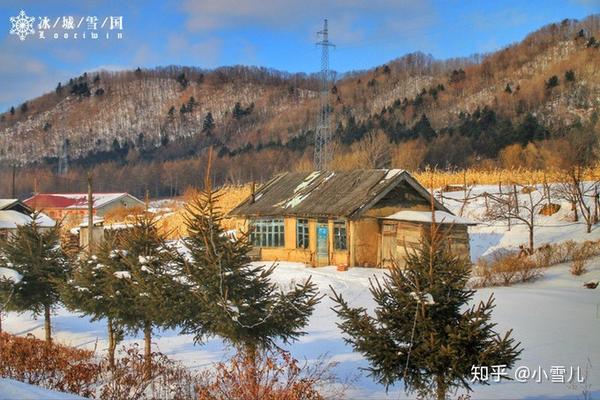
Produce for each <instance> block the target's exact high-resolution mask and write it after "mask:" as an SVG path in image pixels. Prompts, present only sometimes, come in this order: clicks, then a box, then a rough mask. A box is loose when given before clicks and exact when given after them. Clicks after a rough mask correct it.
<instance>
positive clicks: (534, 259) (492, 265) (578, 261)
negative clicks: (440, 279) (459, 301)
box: [472, 240, 600, 287]
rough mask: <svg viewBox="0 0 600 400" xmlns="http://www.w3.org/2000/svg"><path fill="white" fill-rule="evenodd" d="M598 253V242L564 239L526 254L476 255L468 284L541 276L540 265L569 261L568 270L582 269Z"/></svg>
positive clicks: (506, 282) (575, 272)
mask: <svg viewBox="0 0 600 400" xmlns="http://www.w3.org/2000/svg"><path fill="white" fill-rule="evenodd" d="M598 255H600V242H593V241H586V242H583V243H576V242H574V241H572V240H567V241H566V242H563V243H558V244H546V245H544V246H541V247H539V248H538V249H537V250H536V252H535V253H534V254H532V255H530V256H527V257H519V256H518V254H517V253H514V252H511V253H506V252H504V253H499V254H496V255H494V256H493V257H492V258H491V259H480V260H478V261H477V263H476V264H475V265H474V267H473V279H472V284H473V286H475V287H486V286H499V285H505V286H507V285H511V284H513V283H520V282H528V281H532V280H535V279H537V278H539V277H540V276H542V274H543V268H546V267H549V266H552V265H556V264H563V263H566V262H571V273H572V274H573V275H581V274H582V273H584V272H585V265H586V263H587V261H588V260H589V259H590V258H592V257H595V256H598Z"/></svg>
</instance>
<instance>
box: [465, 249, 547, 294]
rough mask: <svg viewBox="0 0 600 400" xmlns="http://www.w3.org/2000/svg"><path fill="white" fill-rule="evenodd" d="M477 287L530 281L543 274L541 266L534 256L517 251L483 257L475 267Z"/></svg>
mask: <svg viewBox="0 0 600 400" xmlns="http://www.w3.org/2000/svg"><path fill="white" fill-rule="evenodd" d="M473 275H474V277H475V280H474V282H473V284H474V286H475V287H486V286H510V285H512V284H514V283H521V282H530V281H533V280H535V279H537V278H539V277H540V276H542V269H541V266H540V265H539V264H538V263H537V262H536V260H535V259H534V258H533V257H519V255H518V254H517V253H505V254H497V255H495V256H494V257H492V259H490V260H486V259H482V260H479V261H478V262H477V264H476V265H475V267H474V269H473Z"/></svg>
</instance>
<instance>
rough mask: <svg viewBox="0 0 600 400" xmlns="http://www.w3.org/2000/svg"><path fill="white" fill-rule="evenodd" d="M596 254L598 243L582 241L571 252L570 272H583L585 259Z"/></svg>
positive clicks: (575, 273) (579, 273)
mask: <svg viewBox="0 0 600 400" xmlns="http://www.w3.org/2000/svg"><path fill="white" fill-rule="evenodd" d="M595 255H598V244H597V243H594V242H584V243H583V244H582V245H580V246H578V247H577V248H576V249H575V250H574V251H573V254H572V257H571V258H572V262H571V274H573V275H581V274H583V273H584V272H585V270H586V269H585V265H586V263H587V261H588V260H589V259H590V258H592V257H593V256H595Z"/></svg>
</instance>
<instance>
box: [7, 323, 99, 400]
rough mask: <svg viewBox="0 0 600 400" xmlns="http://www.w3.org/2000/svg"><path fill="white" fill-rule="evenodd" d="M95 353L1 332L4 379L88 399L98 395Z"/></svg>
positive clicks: (97, 364)
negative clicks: (96, 391)
mask: <svg viewBox="0 0 600 400" xmlns="http://www.w3.org/2000/svg"><path fill="white" fill-rule="evenodd" d="M99 374H100V365H99V363H98V362H97V361H96V360H95V359H94V352H93V351H89V350H82V349H75V348H72V347H67V346H63V345H60V344H55V343H52V342H51V343H47V342H44V341H42V340H39V339H35V338H34V337H33V336H30V335H28V336H26V337H19V336H14V335H9V334H7V333H0V376H1V377H3V378H11V379H16V380H19V381H22V382H25V383H29V384H33V385H38V386H41V387H44V388H46V389H53V390H58V391H61V392H70V393H75V394H78V395H81V396H84V397H89V396H92V395H93V394H94V393H95V389H96V382H97V379H98V376H99Z"/></svg>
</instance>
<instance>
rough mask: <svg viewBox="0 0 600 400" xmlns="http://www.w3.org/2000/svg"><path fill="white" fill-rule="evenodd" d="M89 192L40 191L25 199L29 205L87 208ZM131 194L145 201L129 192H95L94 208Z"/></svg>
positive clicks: (37, 206)
mask: <svg viewBox="0 0 600 400" xmlns="http://www.w3.org/2000/svg"><path fill="white" fill-rule="evenodd" d="M87 196H88V195H87V193H40V194H36V195H35V196H32V197H30V198H28V199H27V200H25V201H24V203H25V204H27V205H28V206H32V207H35V208H37V209H41V208H67V209H79V208H87V207H88V204H87ZM125 196H129V197H131V198H133V199H134V200H137V201H138V202H139V203H140V204H143V202H142V201H141V200H139V199H137V198H136V197H134V196H132V195H130V194H129V193H127V192H121V193H94V195H93V199H94V201H93V202H94V208H100V207H104V206H105V205H107V204H109V203H111V202H113V201H115V200H118V199H120V198H121V197H125Z"/></svg>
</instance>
